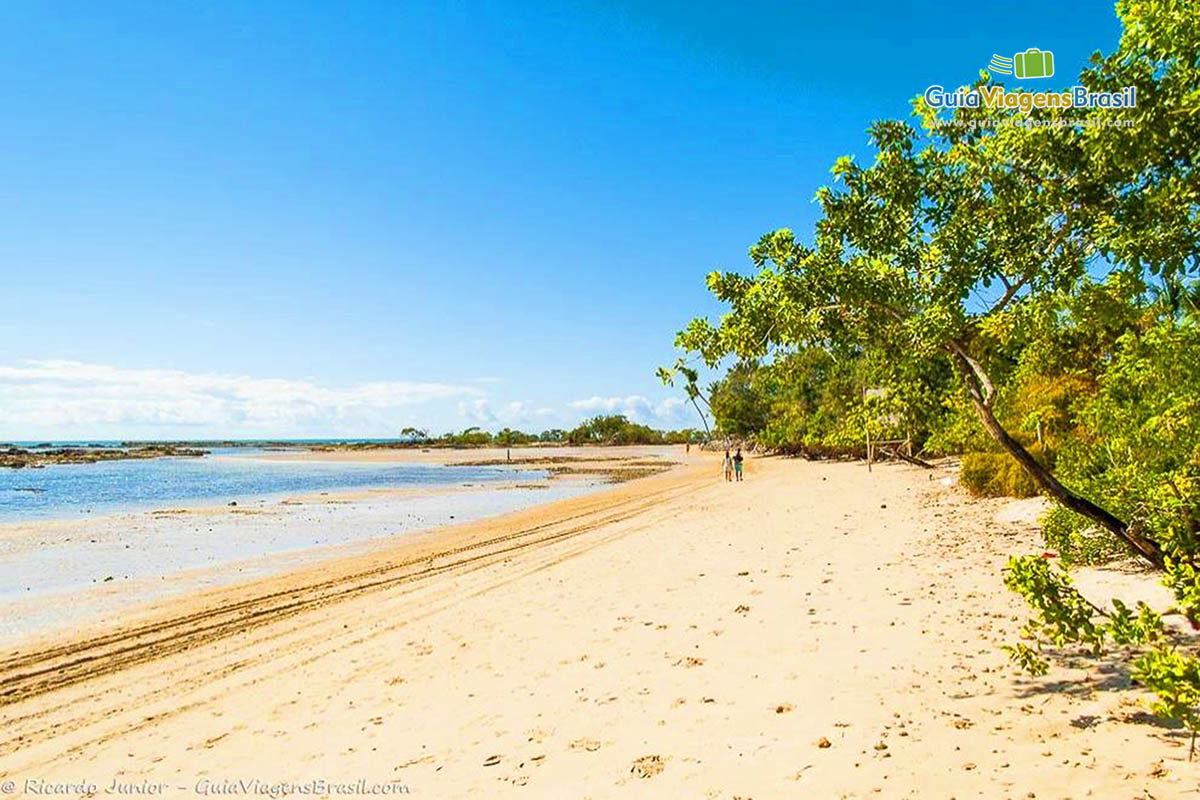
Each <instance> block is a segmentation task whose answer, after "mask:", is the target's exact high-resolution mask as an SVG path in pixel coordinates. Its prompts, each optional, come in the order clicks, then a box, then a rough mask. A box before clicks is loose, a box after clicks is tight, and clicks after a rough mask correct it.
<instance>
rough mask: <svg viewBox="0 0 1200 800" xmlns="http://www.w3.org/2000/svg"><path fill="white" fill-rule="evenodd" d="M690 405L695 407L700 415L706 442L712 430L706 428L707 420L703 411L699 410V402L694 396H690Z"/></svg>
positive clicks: (710, 437) (710, 436)
mask: <svg viewBox="0 0 1200 800" xmlns="http://www.w3.org/2000/svg"><path fill="white" fill-rule="evenodd" d="M691 400H692V405H693V406H695V408H696V413H697V414H699V415H700V422H701V424H703V425H704V441H705V443H707V442H708V441H709V440H710V439H712V431H710V430H709V429H708V420H707V419H706V418H705V416H704V412H703V411H701V410H700V404H699V403H697V402H696V396H695V395H692V397H691Z"/></svg>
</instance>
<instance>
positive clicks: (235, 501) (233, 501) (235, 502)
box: [229, 500, 237, 506]
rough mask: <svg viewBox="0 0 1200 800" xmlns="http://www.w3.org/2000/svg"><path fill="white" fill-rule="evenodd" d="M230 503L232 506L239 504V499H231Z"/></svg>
mask: <svg viewBox="0 0 1200 800" xmlns="http://www.w3.org/2000/svg"><path fill="white" fill-rule="evenodd" d="M229 505H231V506H236V505H237V500H230V501H229Z"/></svg>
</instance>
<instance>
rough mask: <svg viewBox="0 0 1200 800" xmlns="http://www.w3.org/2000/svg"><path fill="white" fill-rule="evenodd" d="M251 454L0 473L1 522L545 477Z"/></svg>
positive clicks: (231, 451)
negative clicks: (318, 460)
mask: <svg viewBox="0 0 1200 800" xmlns="http://www.w3.org/2000/svg"><path fill="white" fill-rule="evenodd" d="M255 455H261V451H256V450H252V449H248V448H229V449H226V450H214V451H213V453H212V455H209V456H204V457H202V458H156V459H146V460H134V459H130V460H127V461H104V462H99V463H95V464H55V465H51V466H47V467H45V468H43V469H28V468H27V469H0V522H20V521H23V520H34V519H71V518H78V517H83V516H87V515H89V514H103V513H112V512H117V511H133V510H150V509H157V508H164V507H171V506H195V505H215V504H224V503H229V502H245V501H247V500H250V499H252V498H262V497H273V496H279V495H285V494H300V493H308V492H322V491H331V490H344V489H363V488H373V487H379V488H398V487H440V486H454V485H462V484H464V483H472V484H480V483H489V482H495V481H511V480H512V479H513V478H514V477H516V476H518V475H519V476H521V477H523V478H529V479H537V478H541V477H544V476H545V475H546V473H545V472H543V471H528V470H527V471H520V472H518V471H516V470H512V469H508V468H504V467H446V466H442V465H440V464H379V463H349V462H315V461H312V462H310V461H268V460H265V459H257V458H254V456H255Z"/></svg>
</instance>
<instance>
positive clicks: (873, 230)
mask: <svg viewBox="0 0 1200 800" xmlns="http://www.w3.org/2000/svg"><path fill="white" fill-rule="evenodd" d="M1117 10H1118V14H1119V15H1120V16H1121V18H1122V22H1123V24H1124V33H1123V35H1122V38H1121V41H1120V44H1119V46H1118V48H1117V50H1116V51H1115V52H1113V53H1112V54H1110V55H1108V56H1101V55H1099V54H1097V55H1095V56H1094V57H1093V59H1092V62H1091V66H1090V67H1089V68H1088V69H1087V70H1085V71H1084V72H1083V74H1082V75H1081V77H1080V79H1079V84H1080V85H1081V86H1083V87H1085V90H1086V91H1088V92H1112V91H1118V90H1121V89H1123V88H1124V87H1126V86H1132V87H1134V88H1135V90H1136V97H1137V105H1136V106H1135V107H1123V108H1118V107H1102V106H1099V107H1093V108H1086V107H1080V108H1076V107H1072V108H1062V107H1047V108H1033V109H1032V110H1031V111H1030V112H1029V113H1028V114H1026V113H1024V112H1021V111H1018V110H1015V109H1008V108H1004V107H988V106H987V105H986V104H981V105H980V106H978V107H969V106H968V107H963V108H959V109H957V110H955V111H954V113H953V115H952V116H951V117H950V118H949V119H946V118H943V117H942V116H941V112H939V111H938V110H936V109H934V108H932V107H930V106H929V105H928V104H926V103H925V102H924V101H923V100H921V99H918V100H917V101H916V102H915V103H914V106H915V112H916V114H915V115H916V116H918V117H919V118H920V120H921V123H922V128H921V129H917V128H916V127H914V126H913V125H910V124H908V123H905V122H900V121H881V122H877V123H875V124H874V125H872V126H871V129H870V135H871V142H872V145H873V147H874V148H875V151H876V152H875V156H874V159H873V161H872V162H871V163H870V164H869V166H861V165H859V164H858V163H856V162H855V161H854V160H853V159H852V158H849V157H846V158H842V159H840V160H839V161H838V162H837V164H836V165H835V166H834V168H833V174H834V177H835V181H836V182H837V184H838V186H837V187H836V188H832V187H827V188H823V189H821V190H820V191H818V193H817V198H818V200H819V201H820V205H821V212H822V218H821V219H820V221H819V222H818V223H817V226H816V229H815V231H814V233H813V236H812V237H811V239H810V240H809V241H808V242H807V243H803V242H801V241H800V240H798V239H797V238H796V237H795V236H794V235H793V233H792V232H791V231H790V230H787V229H782V230H777V231H774V232H772V233H768V234H766V235H765V236H763V237H762V238H761V239H760V240H759V242H758V243H757V244H756V245H755V246H754V247H752V248H751V251H750V256H751V259H752V261H753V263H754V265H755V266H756V267H757V269H758V272H757V274H755V275H753V276H744V275H739V274H735V273H716V272H714V273H712V274H710V275H709V278H708V285H709V287H710V289H711V290H712V291H713V293H714V294H715V295H716V296H717V297H718V298H719V299H720V300H722V301H724V302H726V303H728V304H729V305H730V306H731V311H730V313H728V314H727V315H726V316H724V317H723V318H722V319H721V320H720V322H719V323H718V324H716V325H713V324H712V323H710V322H709V321H708V320H707V319H697V320H693V321H692V322H691V323H690V324H689V325H688V327H687V328H686V329H685V330H684V331H682V332H681V333H680V334H679V336H678V338H677V344H678V345H679V346H681V347H682V348H684V349H685V350H688V351H692V352H695V353H698V354H699V355H700V356H701V357H702V358H703V359H704V360H705V362H706V363H708V364H709V365H716V364H717V363H718V362H719V361H721V360H722V359H723V358H725V357H727V356H734V357H736V358H738V359H742V360H745V359H760V360H761V359H770V358H771V356H772V355H773V354H774V353H775V352H777V351H778V350H780V349H783V350H789V349H790V350H806V349H812V348H826V349H834V350H839V349H840V350H853V349H855V348H861V349H863V350H869V349H880V350H883V351H885V352H887V353H888V354H889V357H890V358H892V359H893V360H894V362H893V363H894V364H895V365H896V368H897V370H899V371H901V372H903V371H909V372H912V373H914V374H915V373H917V372H919V370H920V366H919V362H920V361H922V360H928V359H935V360H939V361H942V362H944V363H946V364H947V365H948V366H949V367H950V368H951V369H953V371H954V373H955V375H956V376H957V379H956V380H957V384H958V386H959V388H960V392H961V394H960V397H961V399H962V402H963V404H964V405H965V406H966V407H967V408H969V409H970V410H971V412H972V413H973V414H974V415H975V417H976V419H977V420H978V422H979V424H980V425H981V426H982V428H983V429H984V430H985V431H986V433H987V435H988V436H989V437H990V438H991V439H992V440H993V442H994V443H995V445H996V446H997V447H999V448H1000V449H1002V450H1003V451H1004V452H1006V453H1008V454H1009V455H1010V456H1011V457H1012V458H1013V459H1014V460H1015V461H1016V462H1017V463H1018V464H1020V466H1021V467H1022V469H1024V470H1025V471H1026V473H1027V474H1028V475H1029V476H1030V477H1031V478H1032V479H1033V480H1034V482H1035V483H1036V484H1037V486H1038V487H1039V488H1040V489H1041V490H1042V491H1043V492H1045V493H1046V494H1047V495H1049V496H1051V497H1052V498H1054V499H1055V500H1056V501H1058V503H1059V504H1060V508H1061V509H1062V510H1061V511H1060V512H1058V513H1059V514H1060V515H1066V517H1067V518H1068V519H1072V520H1075V521H1076V523H1078V525H1085V526H1087V527H1090V528H1093V529H1095V528H1099V529H1101V530H1103V531H1106V532H1107V533H1108V534H1109V535H1111V536H1112V537H1115V539H1116V541H1118V542H1120V543H1121V544H1122V545H1123V547H1124V548H1126V549H1127V551H1128V552H1130V553H1131V554H1133V555H1135V556H1136V557H1138V558H1140V559H1143V560H1144V561H1146V562H1147V563H1149V564H1151V565H1152V566H1154V567H1155V568H1157V569H1159V570H1162V571H1164V575H1165V582H1166V583H1167V585H1168V586H1170V587H1171V588H1172V590H1173V592H1174V594H1175V598H1176V601H1177V603H1178V605H1179V609H1178V610H1179V611H1180V613H1183V614H1184V615H1185V616H1188V617H1189V618H1190V619H1192V620H1194V621H1197V620H1200V572H1198V569H1200V567H1198V562H1200V530H1198V528H1200V526H1198V524H1197V522H1196V520H1198V519H1200V511H1198V509H1200V502H1198V499H1197V498H1198V496H1200V474H1197V469H1198V468H1197V467H1196V464H1198V463H1200V452H1198V451H1197V450H1196V438H1195V437H1196V436H1197V435H1200V434H1198V433H1197V432H1196V431H1197V430H1200V429H1198V428H1196V412H1195V408H1196V407H1197V404H1200V398H1197V397H1196V396H1195V393H1194V391H1192V392H1190V393H1189V392H1188V391H1184V390H1183V389H1186V388H1188V387H1195V386H1197V385H1200V366H1198V365H1200V346H1198V345H1197V343H1196V340H1195V329H1194V327H1193V328H1189V327H1188V326H1189V325H1192V324H1193V322H1192V321H1189V319H1187V316H1188V313H1189V311H1188V308H1189V306H1188V302H1187V298H1188V297H1194V295H1195V287H1196V285H1197V284H1196V277H1197V275H1198V274H1200V255H1198V254H1200V217H1198V215H1200V180H1198V178H1197V175H1196V172H1195V160H1196V155H1197V154H1198V153H1200V92H1198V91H1197V89H1196V87H1197V86H1200V2H1197V0H1121V1H1120V2H1119V3H1118V5H1117ZM996 87H997V84H996V83H995V82H994V81H993V80H992V78H991V76H989V75H988V74H987V73H983V74H981V76H980V80H979V81H977V82H976V84H975V85H974V87H973V88H974V90H976V91H978V92H983V91H987V92H993V91H995V89H996ZM1027 122H1028V123H1034V124H1026V123H1027ZM1097 279H1098V282H1099V283H1100V284H1102V285H1104V286H1105V287H1106V288H1107V289H1108V290H1111V291H1112V293H1113V296H1114V297H1116V296H1118V295H1119V294H1120V291H1119V290H1120V289H1121V288H1122V285H1124V286H1134V287H1137V286H1141V287H1143V288H1144V286H1145V284H1146V283H1147V282H1152V283H1155V284H1157V285H1159V286H1161V287H1162V292H1161V293H1160V298H1159V305H1160V306H1161V307H1162V308H1163V309H1166V313H1165V314H1163V315H1162V316H1163V317H1165V318H1157V319H1155V320H1153V321H1152V322H1151V323H1149V324H1148V325H1140V324H1135V323H1134V322H1132V317H1130V316H1128V315H1127V312H1131V311H1132V312H1139V313H1140V310H1144V306H1142V305H1141V303H1142V300H1141V297H1142V292H1141V290H1138V291H1135V292H1134V293H1133V295H1129V296H1127V299H1126V300H1124V301H1121V300H1119V299H1118V301H1117V305H1116V306H1115V309H1116V313H1115V314H1114V315H1107V316H1106V315H1105V314H1100V315H1098V316H1097V317H1096V318H1097V319H1100V320H1102V321H1105V322H1107V323H1112V324H1113V330H1114V332H1116V333H1117V335H1116V336H1113V337H1109V338H1105V337H1098V339H1097V340H1098V341H1100V340H1103V341H1105V342H1106V346H1105V347H1104V348H1103V349H1101V350H1099V351H1095V352H1094V353H1093V354H1092V356H1091V357H1093V358H1095V359H1097V363H1096V364H1095V368H1094V369H1093V370H1092V375H1091V376H1090V377H1093V378H1094V379H1095V381H1096V383H1095V384H1094V385H1095V391H1096V394H1095V397H1090V396H1088V397H1084V398H1080V401H1079V408H1078V409H1073V408H1068V406H1067V404H1066V401H1065V400H1064V398H1063V397H1062V396H1061V394H1060V395H1054V394H1053V393H1047V394H1044V395H1043V398H1042V399H1043V400H1044V401H1045V402H1037V403H1035V404H1034V405H1035V408H1034V411H1035V412H1036V415H1037V417H1036V419H1035V420H1034V422H1035V425H1036V423H1037V421H1038V420H1045V419H1048V417H1045V414H1063V413H1070V414H1076V413H1078V415H1079V419H1080V420H1082V424H1084V425H1087V426H1089V430H1090V431H1092V432H1094V433H1095V434H1097V435H1098V437H1099V438H1097V439H1096V440H1094V441H1092V442H1088V441H1087V440H1086V439H1084V438H1082V437H1076V438H1071V437H1072V436H1074V435H1075V434H1074V433H1073V432H1072V431H1071V430H1070V428H1069V427H1064V428H1063V432H1064V436H1065V437H1067V438H1066V442H1067V443H1066V445H1065V447H1064V450H1063V458H1062V461H1063V464H1064V466H1063V468H1062V471H1061V472H1056V470H1055V469H1053V468H1051V467H1050V466H1048V465H1046V464H1042V463H1040V462H1039V461H1038V460H1037V459H1036V458H1035V457H1034V456H1033V454H1032V453H1031V452H1030V451H1029V449H1028V448H1027V447H1026V446H1025V445H1024V444H1022V442H1021V441H1020V439H1019V437H1018V436H1017V435H1015V430H1014V429H1013V428H1012V425H1013V424H1017V425H1020V424H1022V422H1021V421H1020V420H1007V421H1006V420H1005V419H1002V416H1003V415H1001V414H999V413H998V412H997V402H998V400H999V399H1000V398H1001V397H1002V395H1003V394H1004V393H1005V392H1010V391H1011V392H1017V391H1029V392H1033V393H1035V394H1036V393H1037V391H1038V387H1036V386H1034V385H1032V384H1030V383H1029V382H1028V379H1029V378H1030V377H1031V375H1032V376H1033V377H1036V375H1033V373H1022V372H1021V370H1022V369H1024V367H1025V366H1028V364H1029V363H1030V362H1029V360H1028V359H1029V358H1032V355H1031V354H1032V353H1033V352H1034V351H1035V350H1036V348H1037V347H1038V346H1039V343H1041V344H1045V343H1048V342H1053V341H1055V340H1056V337H1057V336H1058V334H1059V333H1061V330H1060V326H1061V321H1062V319H1063V314H1064V313H1065V311H1066V310H1067V309H1069V308H1070V307H1072V306H1078V304H1079V303H1080V302H1082V301H1086V300H1087V299H1088V298H1086V297H1085V296H1084V295H1085V294H1086V293H1087V292H1090V291H1092V289H1093V287H1095V286H1096V284H1097ZM1122 303H1124V304H1125V306H1124V307H1122V306H1121V304H1122ZM1123 315H1125V316H1123ZM1075 333H1077V334H1079V333H1080V332H1078V331H1077V332H1075ZM1059 341H1061V340H1059ZM1076 341H1077V343H1078V344H1080V345H1085V344H1086V333H1085V334H1081V335H1079V338H1077V340H1076ZM1026 351H1029V353H1028V354H1027V353H1026ZM1084 352H1086V350H1080V351H1077V352H1076V353H1075V355H1076V356H1078V355H1079V354H1080V353H1084ZM903 385H904V384H903V383H901V384H900V386H901V387H903ZM902 390H903V389H902ZM1146 441H1149V442H1153V446H1151V447H1146V446H1145V445H1144V444H1141V445H1139V442H1143V443H1144V442H1146ZM1124 480H1133V484H1132V485H1133V487H1134V489H1133V490H1132V491H1130V489H1129V488H1127V487H1125V484H1123V483H1122V481H1124ZM1123 487H1125V488H1123ZM1051 529H1053V525H1052V526H1051ZM1006 581H1007V582H1008V584H1009V585H1010V586H1011V587H1012V588H1013V589H1014V590H1016V591H1018V592H1020V593H1021V594H1022V595H1023V596H1024V597H1025V598H1026V599H1027V600H1028V601H1029V602H1030V604H1031V605H1032V606H1033V607H1034V609H1035V610H1036V612H1037V614H1038V617H1037V619H1035V620H1031V623H1030V626H1029V628H1028V629H1027V630H1028V633H1029V634H1030V636H1031V638H1032V639H1033V640H1035V641H1049V642H1051V643H1053V644H1056V645H1063V644H1066V643H1070V642H1076V643H1083V644H1087V645H1089V646H1090V647H1092V648H1093V649H1094V650H1097V651H1098V650H1099V649H1101V648H1102V647H1103V646H1104V644H1105V643H1106V642H1112V643H1116V644H1119V645H1132V646H1139V647H1145V648H1147V649H1146V651H1145V652H1144V654H1143V656H1141V657H1140V658H1139V661H1138V662H1137V670H1138V675H1139V676H1140V677H1141V679H1142V680H1143V682H1145V683H1146V685H1147V686H1149V687H1150V688H1152V689H1153V690H1154V691H1155V692H1156V693H1157V694H1158V695H1159V699H1160V705H1159V710H1160V711H1161V713H1164V714H1167V715H1169V716H1173V717H1175V718H1178V719H1181V720H1183V721H1184V722H1185V724H1187V725H1188V726H1189V727H1190V728H1191V729H1192V730H1195V729H1196V727H1197V726H1198V725H1200V712H1198V710H1197V704H1198V703H1200V661H1198V660H1197V659H1195V658H1193V657H1192V656H1190V655H1187V654H1185V653H1182V652H1179V651H1178V650H1176V649H1175V648H1174V647H1173V645H1172V643H1171V635H1170V634H1169V632H1168V631H1166V630H1165V629H1164V628H1163V626H1162V623H1161V619H1159V618H1158V616H1157V615H1156V614H1155V613H1154V612H1152V611H1151V610H1150V609H1148V608H1147V607H1145V606H1144V605H1143V606H1138V607H1137V610H1136V612H1135V611H1134V610H1132V609H1130V608H1129V607H1128V606H1127V605H1125V604H1123V603H1121V602H1120V601H1119V600H1114V601H1113V603H1112V607H1111V608H1100V607H1097V606H1096V605H1094V604H1092V603H1091V602H1089V601H1088V600H1086V599H1085V598H1083V597H1082V595H1080V594H1079V593H1078V592H1077V591H1076V590H1075V589H1074V588H1073V587H1072V586H1071V585H1070V581H1069V578H1068V577H1067V576H1066V574H1065V573H1064V572H1062V571H1061V570H1058V569H1057V568H1055V567H1053V566H1051V565H1050V564H1049V563H1048V562H1046V561H1045V559H1039V558H1036V557H1032V558H1024V559H1014V560H1013V561H1012V562H1011V563H1010V565H1009V569H1008V572H1007V577H1006ZM1013 655H1014V658H1016V659H1017V660H1018V661H1020V662H1021V663H1023V664H1025V665H1026V666H1029V667H1032V668H1034V669H1037V668H1039V667H1040V666H1041V665H1042V662H1041V660H1040V657H1039V656H1038V655H1037V654H1036V653H1035V652H1034V651H1033V650H1031V649H1030V648H1029V647H1028V646H1026V645H1024V644H1022V645H1018V646H1016V647H1014V648H1013Z"/></svg>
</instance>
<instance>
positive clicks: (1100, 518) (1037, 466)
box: [952, 354, 1164, 569]
mask: <svg viewBox="0 0 1200 800" xmlns="http://www.w3.org/2000/svg"><path fill="white" fill-rule="evenodd" d="M952 359H953V360H954V363H955V366H956V367H957V368H958V371H959V374H960V375H961V376H962V379H963V381H964V382H966V384H967V390H968V392H969V394H970V396H971V404H972V405H973V406H974V407H975V412H976V413H977V414H978V415H979V420H980V422H982V423H983V427H984V428H985V429H986V430H987V432H988V434H989V435H990V436H991V437H992V438H993V439H995V440H996V443H997V444H999V445H1000V446H1001V447H1003V448H1004V449H1005V451H1007V452H1008V454H1009V455H1011V456H1012V457H1013V458H1015V459H1016V460H1017V463H1019V464H1020V465H1021V466H1022V467H1024V469H1025V471H1026V472H1027V473H1029V477H1031V478H1033V480H1034V482H1035V483H1037V485H1038V486H1039V487H1041V489H1042V491H1044V492H1045V493H1046V494H1048V495H1050V496H1051V497H1053V498H1054V499H1055V500H1057V501H1058V502H1060V503H1062V504H1063V505H1064V506H1066V507H1067V508H1069V509H1071V510H1072V511H1074V512H1075V513H1076V514H1080V515H1082V516H1084V517H1087V518H1088V519H1090V520H1091V521H1092V522H1095V523H1096V524H1097V525H1099V526H1100V527H1102V528H1104V529H1105V530H1107V531H1109V532H1111V533H1112V534H1113V535H1114V536H1116V537H1117V538H1118V539H1120V540H1121V541H1123V542H1125V544H1126V545H1127V546H1128V547H1129V549H1130V550H1132V551H1133V553H1134V555H1136V556H1139V557H1140V558H1143V559H1145V560H1146V561H1148V562H1149V563H1150V564H1151V565H1153V566H1154V567H1156V568H1157V569H1163V567H1164V559H1163V551H1162V548H1161V547H1159V546H1158V543H1157V542H1154V541H1152V540H1150V539H1147V538H1146V537H1144V536H1142V535H1141V534H1140V533H1139V532H1138V531H1137V530H1135V529H1134V528H1133V527H1132V526H1130V525H1127V524H1126V523H1124V522H1122V521H1121V520H1119V519H1117V518H1116V517H1115V516H1113V515H1112V514H1111V513H1109V512H1108V511H1106V510H1104V509H1103V508H1101V507H1100V506H1098V505H1096V504H1095V503H1093V502H1092V501H1090V500H1088V499H1087V498H1084V497H1080V496H1079V495H1077V494H1075V493H1074V492H1072V491H1071V490H1070V489H1068V488H1067V487H1065V486H1063V485H1062V484H1061V483H1059V482H1058V479H1057V478H1055V477H1054V475H1053V474H1051V472H1050V470H1048V469H1046V467H1045V466H1043V465H1042V464H1041V463H1039V462H1038V460H1037V459H1035V458H1034V457H1033V455H1032V454H1031V453H1030V452H1029V451H1028V450H1026V449H1025V448H1024V447H1023V446H1022V445H1021V443H1020V442H1018V441H1017V440H1016V439H1014V438H1013V437H1012V436H1011V435H1010V434H1009V432H1008V431H1006V430H1005V429H1004V426H1003V425H1001V424H1000V421H999V420H997V419H996V415H995V414H993V413H992V406H991V402H990V401H991V397H984V395H983V394H982V392H981V391H980V387H979V385H978V384H977V383H975V382H973V381H972V377H971V372H973V371H974V370H976V369H978V368H977V367H975V366H974V365H968V364H967V363H966V361H965V360H964V359H962V358H961V357H960V356H958V354H953V355H952Z"/></svg>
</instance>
